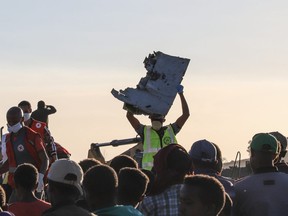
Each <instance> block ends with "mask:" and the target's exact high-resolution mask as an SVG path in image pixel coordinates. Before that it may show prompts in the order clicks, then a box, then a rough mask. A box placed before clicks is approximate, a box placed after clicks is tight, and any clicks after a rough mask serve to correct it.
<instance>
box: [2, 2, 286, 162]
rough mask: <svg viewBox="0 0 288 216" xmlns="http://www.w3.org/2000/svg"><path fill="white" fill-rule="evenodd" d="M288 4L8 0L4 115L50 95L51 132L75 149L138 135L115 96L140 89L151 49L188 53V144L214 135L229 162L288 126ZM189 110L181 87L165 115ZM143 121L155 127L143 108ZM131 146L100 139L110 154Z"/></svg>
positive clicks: (75, 154) (78, 154) (77, 154)
mask: <svg viewBox="0 0 288 216" xmlns="http://www.w3.org/2000/svg"><path fill="white" fill-rule="evenodd" d="M287 20H288V1H286V0H283V1H271V0H261V1H260V0H257V1H253V0H242V1H231V0H219V1H212V0H210V1H205V0H198V1H195V0H189V1H188V0H187V1H181V0H180V1H167V0H166V1H135V0H133V1H132V0H131V1H125V0H124V1H109V0H105V1H97V0H90V1H87V0H82V1H75V0H57V1H56V0H54V1H53V0H49V1H36V0H35V1H29V0H25V1H20V0H15V1H4V0H0V76H1V84H0V87H1V103H0V113H1V116H0V124H1V125H3V126H5V125H6V120H5V115H6V111H7V110H8V109H9V108H10V107H11V106H14V105H17V104H18V103H19V102H20V101H21V100H24V99H25V100H29V101H30V102H31V103H32V105H33V109H36V104H37V102H38V101H39V100H44V101H45V102H46V103H47V104H52V105H54V106H55V107H56V108H57V110H58V111H57V113H56V114H54V115H52V116H50V129H51V132H52V134H53V135H54V138H55V140H56V141H58V142H59V143H60V144H62V145H63V146H65V147H67V148H68V149H69V150H70V151H71V153H72V158H73V159H75V160H76V161H79V160H81V159H83V158H85V157H86V156H87V151H88V149H89V147H90V144H91V143H92V142H109V141H111V140H113V139H125V138H130V137H134V136H136V133H135V132H134V130H133V129H132V127H131V126H130V124H129V123H128V121H127V120H126V117H125V114H126V113H125V111H124V110H123V109H122V106H123V103H122V102H120V101H118V100H117V99H115V98H114V97H113V96H112V94H111V93H110V91H111V89H112V88H115V89H117V90H119V89H125V88H127V87H135V86H136V84H137V83H138V82H139V80H140V78H141V77H143V76H145V74H146V71H145V69H144V67H143V60H144V58H145V57H146V56H148V54H149V53H152V52H153V51H162V52H164V53H166V54H170V55H175V56H181V57H185V58H189V59H191V61H190V65H189V67H188V70H187V72H186V75H185V77H184V80H183V82H182V84H183V85H184V94H185V96H186V99H187V101H188V103H189V107H190V113H191V116H190V118H189V120H188V122H187V123H186V124H185V126H184V127H183V129H182V131H181V132H180V133H179V134H178V136H177V137H178V141H179V143H180V144H182V145H183V146H184V147H185V148H186V149H187V150H189V148H190V146H191V144H192V143H193V142H195V141H197V140H199V139H204V138H206V139H208V140H210V141H213V142H215V143H217V144H218V145H219V146H220V148H221V149H222V151H223V155H224V157H225V158H226V159H227V160H232V159H234V158H235V155H236V152H237V151H240V152H241V153H242V158H243V157H248V154H247V152H246V149H247V145H248V144H247V143H248V141H249V140H250V139H251V137H252V136H253V135H254V134H255V133H257V132H269V131H275V130H277V131H279V132H281V133H283V134H285V135H288V131H287V117H286V115H285V114H286V112H287V110H288V102H287V97H286V95H287V92H288V85H287V84H288V61H287V59H288V52H287V50H288V40H287V38H288V28H287ZM179 115H181V106H180V100H179V98H178V96H177V97H176V99H175V102H174V104H173V106H172V108H171V110H170V112H169V114H168V115H167V117H166V119H167V122H174V121H175V120H176V119H177V117H178V116H179ZM139 119H140V120H141V122H142V123H145V124H149V120H148V118H147V117H145V116H139ZM129 147H131V146H123V147H118V148H113V147H103V148H101V150H102V151H103V153H104V155H105V156H106V157H107V159H110V158H111V157H113V156H115V155H117V154H119V153H120V152H122V151H124V150H126V149H128V148H129Z"/></svg>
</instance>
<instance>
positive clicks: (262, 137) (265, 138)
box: [250, 133, 280, 154]
mask: <svg viewBox="0 0 288 216" xmlns="http://www.w3.org/2000/svg"><path fill="white" fill-rule="evenodd" d="M279 147H280V143H279V141H278V140H277V139H276V138H275V137H274V136H273V135H271V134H269V133H258V134H255V135H254V136H253V138H252V141H251V143H250V148H251V149H253V150H255V151H263V152H272V153H275V154H278V153H279Z"/></svg>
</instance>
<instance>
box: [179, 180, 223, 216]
mask: <svg viewBox="0 0 288 216" xmlns="http://www.w3.org/2000/svg"><path fill="white" fill-rule="evenodd" d="M224 204H225V189H224V187H223V185H222V184H221V183H220V182H219V181H218V180H217V179H216V178H214V177H210V176H207V175H190V176H187V177H186V178H185V179H184V184H183V186H182V187H181V190H180V213H181V215H183V216H194V215H195V216H216V215H218V214H219V213H220V212H221V210H222V208H223V207H224Z"/></svg>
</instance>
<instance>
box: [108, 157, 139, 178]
mask: <svg viewBox="0 0 288 216" xmlns="http://www.w3.org/2000/svg"><path fill="white" fill-rule="evenodd" d="M110 167H112V168H113V169H114V170H115V172H116V173H117V175H118V174H119V172H120V170H121V169H122V168H124V167H131V168H138V163H137V161H136V160H134V159H133V158H132V157H130V156H128V155H118V156H116V157H114V158H113V159H112V160H111V162H110Z"/></svg>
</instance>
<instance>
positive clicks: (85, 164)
mask: <svg viewBox="0 0 288 216" xmlns="http://www.w3.org/2000/svg"><path fill="white" fill-rule="evenodd" d="M100 164H102V163H101V162H100V161H99V160H96V159H95V158H86V159H84V160H81V161H80V162H79V165H80V166H81V168H82V170H83V173H86V172H87V170H88V169H90V168H91V167H93V166H96V165H100Z"/></svg>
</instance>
